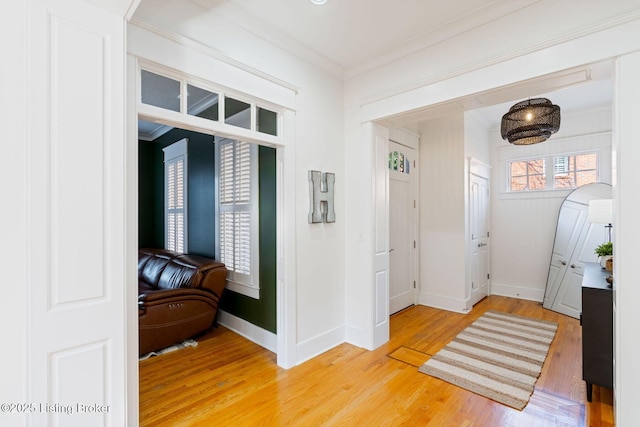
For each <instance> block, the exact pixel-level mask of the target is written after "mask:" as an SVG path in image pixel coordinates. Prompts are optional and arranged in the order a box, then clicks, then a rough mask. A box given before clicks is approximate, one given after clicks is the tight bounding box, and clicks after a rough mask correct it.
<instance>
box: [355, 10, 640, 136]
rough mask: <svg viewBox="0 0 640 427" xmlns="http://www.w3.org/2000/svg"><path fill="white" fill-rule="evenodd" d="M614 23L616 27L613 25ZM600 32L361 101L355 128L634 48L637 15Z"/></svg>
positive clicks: (638, 30) (638, 23)
mask: <svg viewBox="0 0 640 427" xmlns="http://www.w3.org/2000/svg"><path fill="white" fill-rule="evenodd" d="M621 21H622V22H623V23H620V22H621ZM618 23H620V25H618V26H614V25H615V24H618ZM599 27H602V28H604V29H603V30H602V31H600V32H595V33H591V34H588V31H585V32H583V33H582V34H576V35H572V37H571V38H569V37H568V38H567V40H566V41H563V42H561V43H558V44H556V43H557V41H552V42H550V43H549V46H534V47H533V48H530V49H527V50H526V51H525V52H524V53H523V52H522V51H519V52H517V53H515V54H513V55H510V56H509V58H508V59H506V60H505V58H495V59H493V60H492V61H487V62H486V63H483V64H473V65H472V66H470V67H468V68H467V69H459V70H456V71H455V74H453V75H450V76H435V77H433V78H431V79H429V81H423V82H418V83H417V84H415V85H412V87H410V88H402V89H399V90H396V91H394V92H393V93H392V94H387V96H380V97H378V98H377V99H375V100H372V101H369V102H365V103H364V104H363V105H362V108H361V114H360V123H366V122H369V121H376V120H384V119H388V118H389V117H392V116H397V115H400V114H404V113H407V112H410V111H414V110H419V109H421V108H426V107H429V106H432V105H436V104H440V103H447V102H451V101H452V100H454V99H459V98H464V97H466V96H469V95H476V94H478V93H482V92H484V91H491V90H495V89H496V88H500V87H504V86H508V85H510V84H519V83H522V82H523V81H527V80H530V79H533V78H538V77H541V76H545V75H548V74H551V73H556V72H560V71H563V70H567V69H570V68H573V67H577V66H582V65H583V64H590V63H595V62H600V61H602V60H606V59H610V58H613V57H615V56H617V55H622V54H625V53H629V52H633V51H635V50H637V49H638V42H637V40H635V38H634V37H631V35H634V34H640V19H638V13H633V14H630V15H629V16H628V17H625V19H624V20H618V21H616V22H612V23H610V24H609V23H608V25H601V26H599ZM593 30H594V29H590V31H593ZM545 47H546V48H545ZM496 76H500V79H499V80H496Z"/></svg>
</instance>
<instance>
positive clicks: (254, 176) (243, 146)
mask: <svg viewBox="0 0 640 427" xmlns="http://www.w3.org/2000/svg"><path fill="white" fill-rule="evenodd" d="M216 157H217V165H218V167H217V168H216V171H217V174H218V236H219V238H218V258H219V259H220V261H222V262H223V263H224V264H225V266H226V267H227V288H228V289H230V290H232V291H235V292H239V293H242V294H243V295H247V296H250V297H253V298H259V296H260V295H259V280H258V272H259V259H258V244H259V239H258V201H259V200H258V146H257V145H255V144H250V143H248V142H242V141H235V140H231V139H222V140H219V141H217V143H216Z"/></svg>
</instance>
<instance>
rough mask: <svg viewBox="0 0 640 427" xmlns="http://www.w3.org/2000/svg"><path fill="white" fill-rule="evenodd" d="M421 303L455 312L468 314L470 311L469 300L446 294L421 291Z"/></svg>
mask: <svg viewBox="0 0 640 427" xmlns="http://www.w3.org/2000/svg"><path fill="white" fill-rule="evenodd" d="M419 303H420V304H421V305H426V306H427V307H433V308H439V309H441V310H447V311H453V312H455V313H462V314H467V313H469V311H470V307H468V305H469V304H468V300H466V299H460V298H451V297H448V296H444V295H437V294H432V293H429V292H420V302H419Z"/></svg>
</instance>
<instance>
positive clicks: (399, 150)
mask: <svg viewBox="0 0 640 427" xmlns="http://www.w3.org/2000/svg"><path fill="white" fill-rule="evenodd" d="M389 151H390V154H389V312H390V313H391V314H393V313H396V312H398V311H400V310H402V309H405V308H407V307H409V306H411V305H413V304H415V293H416V291H415V278H414V268H413V263H414V261H413V259H414V257H413V252H414V250H415V243H414V236H413V229H414V224H415V221H416V217H415V214H414V212H415V197H414V185H415V183H414V181H413V180H414V177H415V173H413V174H412V173H411V172H412V167H413V166H415V163H414V161H415V150H413V149H412V148H409V147H406V146H404V145H400V144H397V143H395V142H392V141H391V142H389Z"/></svg>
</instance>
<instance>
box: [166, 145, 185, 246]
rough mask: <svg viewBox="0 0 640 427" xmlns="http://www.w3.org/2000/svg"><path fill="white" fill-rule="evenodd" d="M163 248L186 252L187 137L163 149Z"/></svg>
mask: <svg viewBox="0 0 640 427" xmlns="http://www.w3.org/2000/svg"><path fill="white" fill-rule="evenodd" d="M163 151H164V194H165V204H164V206H165V248H166V249H169V250H172V251H176V252H182V253H185V252H187V139H186V138H185V139H182V140H180V141H178V142H175V143H173V144H171V145H169V146H168V147H166V148H164V149H163Z"/></svg>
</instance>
